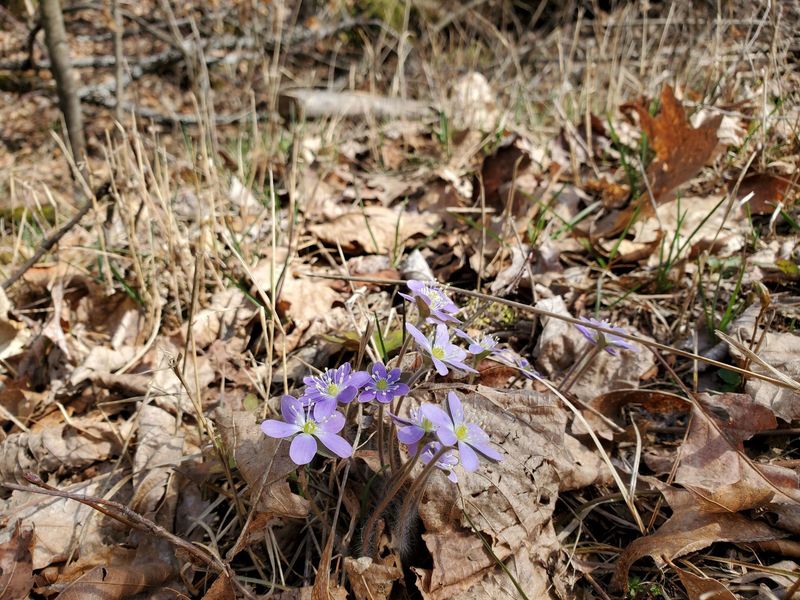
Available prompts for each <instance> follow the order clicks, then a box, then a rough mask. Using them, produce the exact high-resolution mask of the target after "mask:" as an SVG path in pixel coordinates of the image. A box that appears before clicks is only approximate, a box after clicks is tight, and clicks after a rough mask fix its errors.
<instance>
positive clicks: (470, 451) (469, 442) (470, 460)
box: [420, 392, 503, 472]
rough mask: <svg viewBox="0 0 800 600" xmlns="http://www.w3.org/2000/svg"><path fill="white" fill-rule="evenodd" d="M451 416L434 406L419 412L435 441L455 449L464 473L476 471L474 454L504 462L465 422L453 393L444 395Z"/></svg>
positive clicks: (478, 430)
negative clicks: (428, 423)
mask: <svg viewBox="0 0 800 600" xmlns="http://www.w3.org/2000/svg"><path fill="white" fill-rule="evenodd" d="M447 408H448V411H449V413H450V414H448V413H446V412H445V411H443V410H442V409H441V408H439V407H438V406H434V405H433V404H423V405H422V406H421V407H420V411H422V412H423V414H424V416H425V417H426V418H427V419H428V420H429V421H430V422H431V423H433V425H434V426H435V427H436V437H438V438H439V441H440V442H442V444H444V445H445V446H456V445H457V446H458V453H459V455H460V456H461V464H462V465H464V469H465V470H467V471H470V472H472V471H476V470H477V469H478V465H479V459H478V455H477V454H476V452H475V451H476V450H477V451H478V452H479V453H480V454H482V455H483V456H485V457H486V458H488V459H490V460H495V461H499V460H503V456H502V455H501V454H500V453H499V452H497V450H495V449H494V448H492V447H491V445H489V436H488V435H486V432H485V431H484V430H483V429H481V428H480V427H479V426H478V425H476V424H475V423H467V422H466V421H464V410H463V409H462V408H461V400H459V399H458V396H456V394H455V392H448V394H447Z"/></svg>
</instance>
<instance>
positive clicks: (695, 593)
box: [670, 564, 736, 600]
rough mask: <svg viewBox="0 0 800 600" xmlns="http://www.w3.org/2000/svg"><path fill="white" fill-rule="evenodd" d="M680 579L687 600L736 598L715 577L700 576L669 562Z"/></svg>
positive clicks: (728, 599)
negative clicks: (687, 597)
mask: <svg viewBox="0 0 800 600" xmlns="http://www.w3.org/2000/svg"><path fill="white" fill-rule="evenodd" d="M670 566H671V567H672V568H673V570H674V571H675V572H676V573H677V574H678V577H680V579H681V583H682V584H683V587H684V588H686V593H687V594H688V596H689V600H736V596H734V595H733V594H732V593H731V591H730V590H729V589H728V588H726V587H725V586H724V585H722V584H721V583H720V582H719V581H717V580H716V579H711V578H710V577H701V576H700V575H695V574H694V573H692V572H691V571H686V570H685V569H681V568H679V567H676V566H675V565H674V564H670Z"/></svg>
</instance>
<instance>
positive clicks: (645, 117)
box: [591, 85, 722, 239]
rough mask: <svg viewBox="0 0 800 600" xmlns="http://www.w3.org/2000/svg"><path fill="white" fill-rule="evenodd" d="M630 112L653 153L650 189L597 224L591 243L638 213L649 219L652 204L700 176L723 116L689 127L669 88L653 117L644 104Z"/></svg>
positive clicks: (616, 231) (660, 202) (663, 200)
mask: <svg viewBox="0 0 800 600" xmlns="http://www.w3.org/2000/svg"><path fill="white" fill-rule="evenodd" d="M631 108H633V109H634V110H635V111H636V112H637V113H638V114H639V122H640V125H641V127H642V131H643V133H644V134H645V135H647V140H648V143H649V145H650V147H651V148H652V149H653V150H654V151H655V153H656V156H655V158H654V159H653V161H652V162H651V163H650V165H648V167H647V171H646V173H647V180H648V184H649V186H648V187H649V189H648V190H647V191H645V192H644V193H642V195H641V196H639V197H638V198H637V199H636V200H634V201H633V202H631V203H630V204H629V205H628V206H627V207H626V208H625V209H622V210H615V211H612V212H610V213H609V214H608V215H606V216H605V217H603V218H602V219H600V220H599V221H597V222H596V223H595V224H594V226H593V227H592V231H591V236H592V238H593V239H602V238H609V237H611V236H614V235H616V234H617V233H619V232H620V231H622V230H623V229H624V228H625V227H626V226H627V225H628V224H629V223H630V222H631V221H632V219H633V217H634V216H635V215H636V213H637V212H638V213H639V217H640V218H643V217H647V216H650V215H651V214H652V209H653V204H656V205H658V204H662V203H664V202H666V201H667V200H669V199H671V197H672V192H673V191H674V190H675V189H676V188H678V187H679V186H681V185H683V184H684V183H686V182H687V181H689V180H690V179H692V178H693V177H694V176H695V175H697V174H698V173H699V172H700V170H701V169H702V168H703V166H704V165H705V164H706V163H707V162H708V161H709V160H710V159H711V158H712V156H713V155H714V151H715V149H716V148H717V144H718V142H719V140H718V138H717V129H718V128H719V125H720V123H721V122H722V115H716V116H714V117H711V118H709V119H707V120H706V121H704V122H703V123H702V124H701V125H700V126H699V127H692V126H691V124H690V123H689V121H688V120H687V119H686V112H685V110H684V108H683V106H682V105H681V103H680V102H679V101H678V100H677V99H676V98H675V93H674V92H673V90H672V88H671V87H670V86H669V85H665V86H664V87H663V89H662V90H661V107H660V110H659V113H658V114H657V115H656V116H655V117H653V116H651V115H650V113H649V111H648V104H647V103H645V102H640V103H637V104H634V105H632V106H631Z"/></svg>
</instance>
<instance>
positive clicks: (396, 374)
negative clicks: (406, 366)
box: [383, 367, 403, 381]
mask: <svg viewBox="0 0 800 600" xmlns="http://www.w3.org/2000/svg"><path fill="white" fill-rule="evenodd" d="M383 371H384V373H385V375H384V377H386V379H388V380H389V381H398V380H399V379H400V377H401V376H402V375H403V372H402V371H401V370H400V369H399V368H397V367H395V368H394V369H392V370H391V371H389V372H388V373H386V369H384V370H383Z"/></svg>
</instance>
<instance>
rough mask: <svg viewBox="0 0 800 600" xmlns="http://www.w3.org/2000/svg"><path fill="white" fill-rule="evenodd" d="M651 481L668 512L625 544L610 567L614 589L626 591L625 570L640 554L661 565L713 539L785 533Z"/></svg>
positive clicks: (762, 537) (757, 538)
mask: <svg viewBox="0 0 800 600" xmlns="http://www.w3.org/2000/svg"><path fill="white" fill-rule="evenodd" d="M642 479H643V480H650V479H649V478H642ZM651 481H652V480H651ZM653 484H654V485H656V487H658V488H659V489H660V490H661V492H662V493H663V494H664V497H665V498H666V500H667V502H668V503H669V505H670V507H671V508H672V511H673V512H672V516H671V517H670V518H669V519H668V520H667V521H666V523H664V524H663V525H662V526H661V527H660V528H659V529H658V530H657V531H656V532H655V533H652V534H651V535H647V536H644V537H641V538H639V539H636V540H634V541H633V542H631V543H630V545H629V546H628V547H627V548H625V551H624V552H623V553H622V554H621V555H620V557H619V560H618V561H617V566H616V569H615V571H614V577H613V579H612V586H613V587H614V589H618V590H623V591H627V589H628V570H629V569H630V566H631V565H632V564H633V563H634V562H636V561H637V560H639V559H640V558H642V557H644V556H650V557H651V558H652V559H653V560H654V561H655V562H656V564H658V565H660V566H663V565H664V564H665V562H666V559H669V560H674V559H675V558H677V557H679V556H683V555H685V554H688V553H690V552H694V551H696V550H701V549H703V548H705V547H707V546H710V545H711V544H713V543H714V542H754V541H761V540H774V539H777V538H780V537H784V535H785V534H783V533H782V532H780V531H778V530H776V529H773V528H772V527H770V526H769V525H767V524H766V523H764V522H762V521H755V520H753V519H751V518H750V517H746V516H744V515H741V514H739V513H727V512H716V513H712V512H706V511H704V510H701V509H700V508H699V507H698V505H697V503H696V497H695V496H694V495H693V494H692V493H691V492H688V491H685V490H680V489H677V488H672V487H670V486H667V485H665V484H663V483H661V482H656V481H653Z"/></svg>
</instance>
